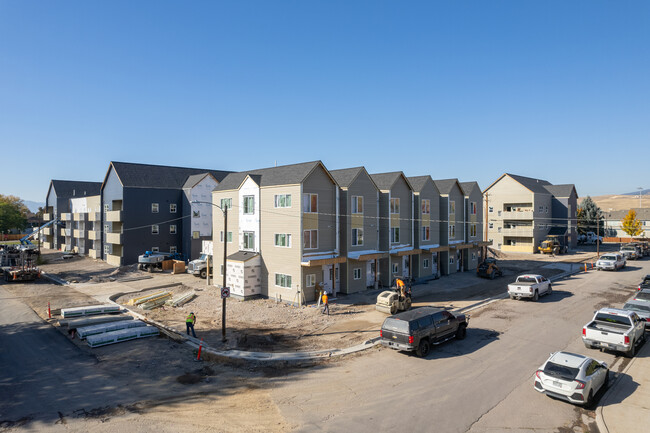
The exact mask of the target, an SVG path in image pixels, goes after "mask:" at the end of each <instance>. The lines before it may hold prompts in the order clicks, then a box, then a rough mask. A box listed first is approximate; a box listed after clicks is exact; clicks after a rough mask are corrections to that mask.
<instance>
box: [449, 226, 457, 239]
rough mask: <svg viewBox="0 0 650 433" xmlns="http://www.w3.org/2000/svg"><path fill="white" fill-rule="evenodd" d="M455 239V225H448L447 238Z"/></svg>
mask: <svg viewBox="0 0 650 433" xmlns="http://www.w3.org/2000/svg"><path fill="white" fill-rule="evenodd" d="M455 237H456V225H454V224H449V238H450V239H451V238H455Z"/></svg>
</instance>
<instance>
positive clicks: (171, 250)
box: [169, 245, 178, 253]
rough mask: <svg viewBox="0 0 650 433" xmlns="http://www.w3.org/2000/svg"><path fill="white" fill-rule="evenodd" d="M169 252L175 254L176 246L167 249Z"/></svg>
mask: <svg viewBox="0 0 650 433" xmlns="http://www.w3.org/2000/svg"><path fill="white" fill-rule="evenodd" d="M169 252H170V253H177V252H178V248H177V247H176V245H172V246H171V247H169Z"/></svg>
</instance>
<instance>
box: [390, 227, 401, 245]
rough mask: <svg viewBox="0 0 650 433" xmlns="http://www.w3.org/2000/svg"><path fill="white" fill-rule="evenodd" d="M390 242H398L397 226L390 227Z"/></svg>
mask: <svg viewBox="0 0 650 433" xmlns="http://www.w3.org/2000/svg"><path fill="white" fill-rule="evenodd" d="M390 242H391V243H392V244H396V243H399V227H391V228H390Z"/></svg>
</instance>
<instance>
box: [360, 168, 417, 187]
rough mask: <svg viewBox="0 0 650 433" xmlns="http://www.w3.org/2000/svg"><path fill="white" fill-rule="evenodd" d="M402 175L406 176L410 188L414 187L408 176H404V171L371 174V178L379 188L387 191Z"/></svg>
mask: <svg viewBox="0 0 650 433" xmlns="http://www.w3.org/2000/svg"><path fill="white" fill-rule="evenodd" d="M400 176H402V177H403V178H404V180H405V181H406V184H407V185H408V186H409V188H411V189H413V187H412V186H411V183H410V182H409V181H408V179H407V178H406V176H404V173H402V172H401V171H392V172H390V173H376V174H371V175H370V178H371V179H372V181H373V182H375V185H377V188H379V189H380V190H382V191H385V190H387V189H391V188H392V187H393V185H394V184H395V182H396V181H397V179H398V178H399V177H400Z"/></svg>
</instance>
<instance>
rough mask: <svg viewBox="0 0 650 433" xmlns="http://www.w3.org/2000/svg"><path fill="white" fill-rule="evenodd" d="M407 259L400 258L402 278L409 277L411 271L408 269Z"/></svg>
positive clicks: (405, 257) (407, 257) (406, 257)
mask: <svg viewBox="0 0 650 433" xmlns="http://www.w3.org/2000/svg"><path fill="white" fill-rule="evenodd" d="M409 257H410V256H402V276H404V277H408V276H410V275H411V270H410V269H409Z"/></svg>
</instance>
